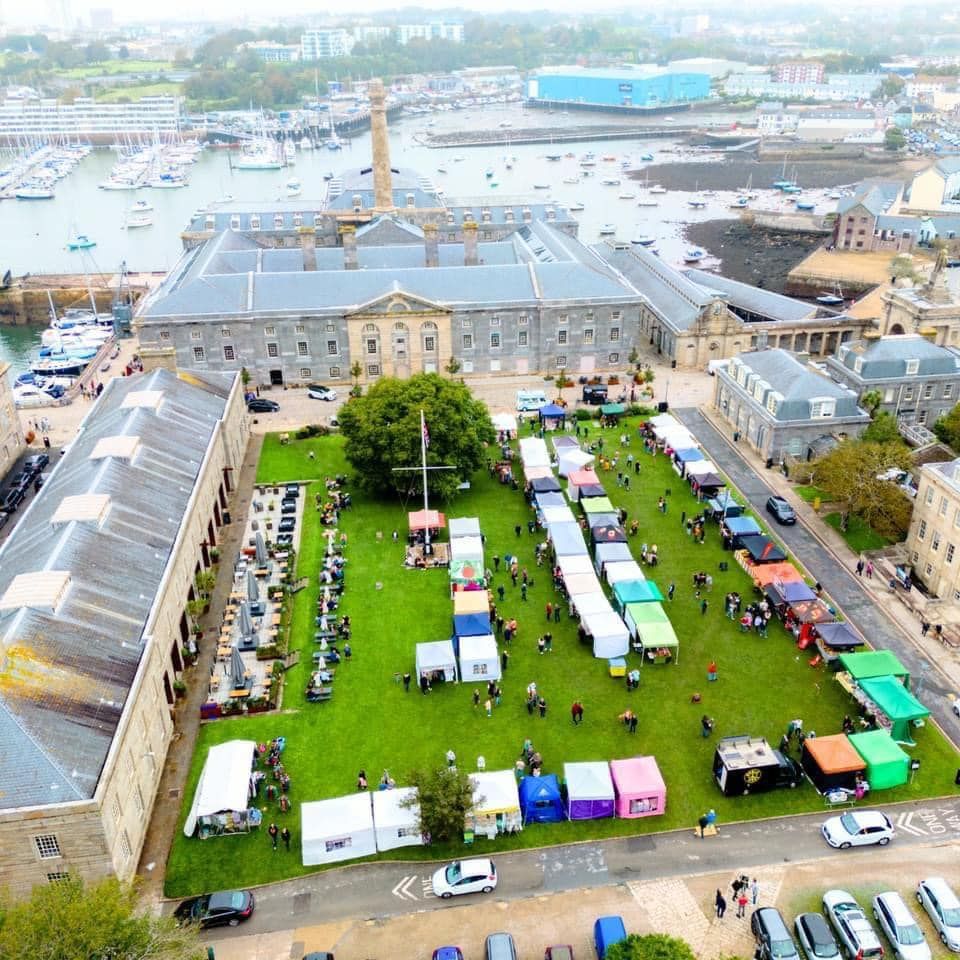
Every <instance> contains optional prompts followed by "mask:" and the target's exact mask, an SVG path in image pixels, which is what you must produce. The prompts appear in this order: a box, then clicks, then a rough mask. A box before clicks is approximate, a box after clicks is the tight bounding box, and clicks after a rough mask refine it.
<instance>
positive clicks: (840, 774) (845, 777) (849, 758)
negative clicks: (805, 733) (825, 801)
mask: <svg viewBox="0 0 960 960" xmlns="http://www.w3.org/2000/svg"><path fill="white" fill-rule="evenodd" d="M800 765H801V766H802V767H803V769H804V772H805V773H806V774H807V776H808V777H809V778H810V780H811V781H812V782H813V785H814V786H815V787H816V788H817V789H818V790H819V791H820V792H821V793H823V792H825V791H827V790H830V789H836V788H838V787H840V788H843V789H845V790H852V789H853V787H854V785H855V783H856V775H857V774H858V773H863V772H864V770H865V769H866V763H864V760H863V757H861V756H860V754H859V753H857V751H856V750H854V748H853V746H852V745H851V743H850V741H849V740H848V739H847V736H846V734H844V733H835V734H833V735H832V736H828V737H807V738H806V739H805V740H804V741H803V749H802V750H801V752H800Z"/></svg>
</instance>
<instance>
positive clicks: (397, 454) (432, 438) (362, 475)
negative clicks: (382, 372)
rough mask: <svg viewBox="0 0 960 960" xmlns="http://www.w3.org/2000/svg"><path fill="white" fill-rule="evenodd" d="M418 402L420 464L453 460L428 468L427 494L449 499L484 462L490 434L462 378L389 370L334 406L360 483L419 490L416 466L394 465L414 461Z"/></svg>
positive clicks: (402, 491)
mask: <svg viewBox="0 0 960 960" xmlns="http://www.w3.org/2000/svg"><path fill="white" fill-rule="evenodd" d="M421 410H422V411H423V415H424V421H425V423H426V429H427V434H428V437H429V444H428V447H427V465H428V466H450V467H453V469H452V470H434V471H430V473H429V478H428V483H429V488H430V493H431V495H432V496H434V497H437V496H439V497H441V498H444V499H449V498H450V497H452V496H453V495H454V494H455V493H456V490H457V487H458V486H459V485H460V484H461V483H462V482H463V481H465V480H469V479H470V477H471V476H472V475H473V474H474V473H475V472H476V471H477V470H479V469H480V468H481V467H483V466H484V465H485V463H486V456H487V450H486V448H487V445H488V444H491V443H493V442H494V440H495V439H496V434H495V432H494V429H493V424H492V423H491V421H490V412H489V411H488V410H487V407H486V404H484V403H482V402H481V401H479V400H476V399H475V398H474V397H473V395H472V394H471V393H470V391H469V389H468V388H467V387H466V386H464V385H463V384H462V383H457V382H456V381H452V380H446V379H444V378H443V377H441V376H440V375H439V374H436V373H422V374H417V375H416V376H414V377H410V379H408V380H397V379H394V378H390V377H388V378H385V379H382V380H378V381H377V382H376V383H375V384H374V385H373V386H372V387H370V389H369V390H368V391H367V393H366V395H365V396H362V397H356V396H355V397H352V398H351V399H350V402H349V403H346V404H344V406H343V407H341V408H340V411H339V412H338V414H337V418H338V420H339V421H340V432H341V433H342V434H343V436H344V438H345V440H346V447H345V454H346V457H347V460H348V461H349V462H350V465H351V466H352V467H353V468H354V470H355V471H356V482H357V483H358V484H359V485H360V486H361V487H362V488H363V489H365V490H368V491H371V492H374V493H381V494H384V493H386V494H398V495H402V496H409V495H411V494H422V492H423V488H422V482H421V475H420V473H419V472H418V471H413V470H405V471H402V472H395V470H394V468H396V467H417V466H419V464H420V461H421V457H420V441H421V434H420V411H421Z"/></svg>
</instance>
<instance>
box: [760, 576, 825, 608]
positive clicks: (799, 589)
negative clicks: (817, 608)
mask: <svg viewBox="0 0 960 960" xmlns="http://www.w3.org/2000/svg"><path fill="white" fill-rule="evenodd" d="M763 592H764V594H765V595H766V597H767V599H768V600H769V601H770V602H771V603H772V604H773V605H774V606H775V607H779V606H781V605H782V604H784V603H801V602H802V601H804V600H816V599H817V595H816V594H815V593H814V592H813V590H811V589H810V587H809V586H807V584H806V583H804V582H803V580H773V581H771V582H770V583H768V584H767V585H766V586H765V587H764V588H763Z"/></svg>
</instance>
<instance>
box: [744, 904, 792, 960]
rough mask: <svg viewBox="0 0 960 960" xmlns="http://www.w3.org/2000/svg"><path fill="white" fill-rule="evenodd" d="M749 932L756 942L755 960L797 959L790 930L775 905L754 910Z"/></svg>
mask: <svg viewBox="0 0 960 960" xmlns="http://www.w3.org/2000/svg"><path fill="white" fill-rule="evenodd" d="M750 932H751V933H752V934H753V939H754V940H755V941H756V942H757V951H756V953H755V954H754V956H755V958H756V960H799V954H798V953H797V946H796V944H795V943H794V942H793V937H791V936H790V930H789V928H788V927H787V924H786V922H785V921H784V919H783V916H782V914H781V913H780V911H779V910H777V909H776V908H775V907H761V908H760V909H759V910H754V911H753V914H752V915H751V916H750Z"/></svg>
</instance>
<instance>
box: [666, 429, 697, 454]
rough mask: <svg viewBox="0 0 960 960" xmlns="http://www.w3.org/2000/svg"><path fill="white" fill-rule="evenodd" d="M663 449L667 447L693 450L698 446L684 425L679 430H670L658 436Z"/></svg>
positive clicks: (695, 439)
mask: <svg viewBox="0 0 960 960" xmlns="http://www.w3.org/2000/svg"><path fill="white" fill-rule="evenodd" d="M660 440H661V441H662V442H663V446H664V449H666V448H667V447H669V448H670V449H671V450H693V449H695V448H696V447H698V446H700V444H699V443H697V438H696V437H695V436H694V435H693V434H692V433H691V432H690V431H689V430H687V428H686V427H681V428H680V429H679V430H670V431H669V432H667V433H665V434H663V436H662V437H660Z"/></svg>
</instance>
